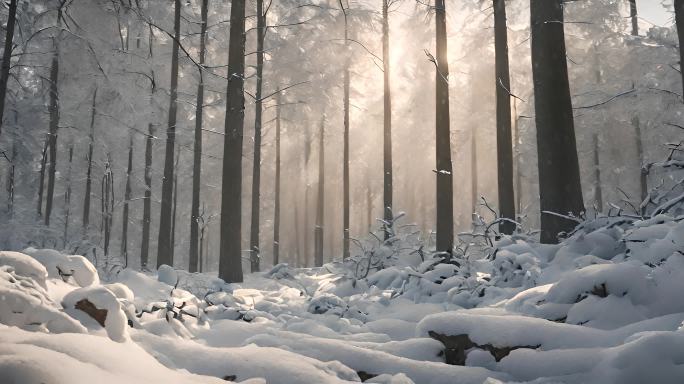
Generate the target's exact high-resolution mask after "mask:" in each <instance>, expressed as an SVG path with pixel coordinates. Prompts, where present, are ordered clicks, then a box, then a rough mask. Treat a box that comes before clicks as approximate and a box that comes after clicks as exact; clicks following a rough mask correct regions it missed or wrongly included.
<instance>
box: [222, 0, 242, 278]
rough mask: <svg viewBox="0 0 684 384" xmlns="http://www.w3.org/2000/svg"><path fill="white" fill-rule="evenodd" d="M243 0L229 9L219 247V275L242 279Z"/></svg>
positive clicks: (233, 3) (237, 1)
mask: <svg viewBox="0 0 684 384" xmlns="http://www.w3.org/2000/svg"><path fill="white" fill-rule="evenodd" d="M244 73H245V0H233V2H232V4H231V10H230V42H229V46H228V74H229V76H228V89H227V101H226V123H225V135H224V138H225V141H224V147H223V148H224V149H223V189H222V190H223V193H222V196H221V197H222V198H221V240H220V241H221V250H220V259H219V277H220V278H222V279H223V280H225V281H227V282H241V281H242V254H241V252H242V247H241V239H242V225H241V220H242V206H241V201H242V132H243V124H244V118H245V116H244V106H245V99H244Z"/></svg>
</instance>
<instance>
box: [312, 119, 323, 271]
mask: <svg viewBox="0 0 684 384" xmlns="http://www.w3.org/2000/svg"><path fill="white" fill-rule="evenodd" d="M324 210H325V115H324V117H322V118H321V131H320V133H319V139H318V198H317V201H316V229H315V244H316V245H315V249H316V250H315V252H314V255H315V266H317V267H321V266H323V217H324V216H323V215H324Z"/></svg>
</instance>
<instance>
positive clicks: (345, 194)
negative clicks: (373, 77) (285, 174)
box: [339, 0, 350, 259]
mask: <svg viewBox="0 0 684 384" xmlns="http://www.w3.org/2000/svg"><path fill="white" fill-rule="evenodd" d="M339 3H340V8H341V9H342V13H343V15H344V47H345V52H346V54H349V24H348V20H347V11H346V10H345V8H344V5H343V4H342V0H339ZM349 61H350V60H349V58H348V57H346V58H345V64H344V139H343V141H344V148H343V166H342V184H343V186H342V190H343V191H342V207H343V208H342V209H343V211H342V232H343V238H342V258H343V259H346V258H348V257H349V87H350V77H349V76H350V73H349V64H350V63H349Z"/></svg>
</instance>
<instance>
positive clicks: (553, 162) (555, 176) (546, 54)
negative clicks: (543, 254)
mask: <svg viewBox="0 0 684 384" xmlns="http://www.w3.org/2000/svg"><path fill="white" fill-rule="evenodd" d="M530 4H531V5H530V14H531V25H532V74H533V78H534V96H535V97H534V99H535V111H536V125H537V156H538V167H539V195H540V208H541V211H542V214H541V241H542V243H556V242H557V241H558V237H557V236H558V234H559V233H560V232H563V231H565V232H568V231H570V230H572V229H573V228H574V226H575V224H576V223H575V222H574V221H572V220H569V219H566V218H563V217H559V216H557V215H554V214H551V213H556V214H562V215H566V214H573V215H575V216H580V215H581V214H582V212H583V211H584V202H583V198H582V186H581V184H580V171H579V162H578V159H577V144H576V139H575V128H574V122H573V115H572V101H571V98H570V86H569V82H568V67H567V61H566V52H565V33H564V31H563V7H562V2H561V0H531V3H530Z"/></svg>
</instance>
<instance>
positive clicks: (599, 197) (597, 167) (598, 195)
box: [592, 133, 603, 214]
mask: <svg viewBox="0 0 684 384" xmlns="http://www.w3.org/2000/svg"><path fill="white" fill-rule="evenodd" d="M592 140H593V142H594V203H596V213H597V214H598V213H600V212H603V190H602V188H601V162H600V158H599V153H600V152H599V149H600V146H599V137H598V134H596V133H594V135H593V137H592Z"/></svg>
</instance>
